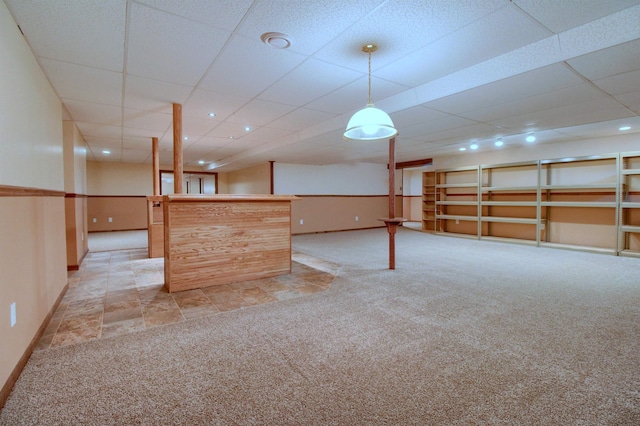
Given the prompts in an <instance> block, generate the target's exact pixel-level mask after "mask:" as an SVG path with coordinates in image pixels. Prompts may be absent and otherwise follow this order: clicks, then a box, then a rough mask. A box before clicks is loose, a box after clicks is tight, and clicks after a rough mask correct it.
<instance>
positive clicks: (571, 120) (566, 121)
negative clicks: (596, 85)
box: [494, 97, 633, 129]
mask: <svg viewBox="0 0 640 426" xmlns="http://www.w3.org/2000/svg"><path fill="white" fill-rule="evenodd" d="M631 115H633V114H632V113H631V112H630V111H629V110H628V109H626V108H624V107H623V106H621V105H620V104H619V103H617V102H616V101H615V100H613V99H611V98H609V97H603V98H600V99H597V100H594V101H590V102H582V103H579V104H572V105H566V106H561V107H557V108H550V109H545V110H541V111H536V112H533V113H529V114H525V115H519V116H514V117H510V118H506V119H503V120H496V121H494V124H496V125H497V126H501V127H504V128H508V129H525V128H531V129H536V128H541V129H552V128H554V127H563V126H577V125H580V124H588V123H593V122H598V121H609V120H616V119H620V118H624V117H630V116H631Z"/></svg>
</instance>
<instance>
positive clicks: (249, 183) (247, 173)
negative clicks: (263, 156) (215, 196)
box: [226, 163, 271, 194]
mask: <svg viewBox="0 0 640 426" xmlns="http://www.w3.org/2000/svg"><path fill="white" fill-rule="evenodd" d="M226 185H227V191H228V193H229V194H269V193H270V192H271V167H270V165H269V163H265V164H261V165H259V166H254V167H249V168H247V169H242V170H236V171H234V172H229V173H227V176H226Z"/></svg>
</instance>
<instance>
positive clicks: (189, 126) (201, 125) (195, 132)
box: [171, 114, 220, 140]
mask: <svg viewBox="0 0 640 426" xmlns="http://www.w3.org/2000/svg"><path fill="white" fill-rule="evenodd" d="M219 124H220V123H219V122H216V121H213V120H211V119H209V117H202V118H201V117H192V116H188V115H184V114H183V117H182V134H183V136H188V137H189V139H190V140H194V139H199V138H200V137H202V136H203V135H206V134H207V133H209V132H210V131H211V130H213V129H214V128H215V127H216V126H218V125H219ZM171 132H173V126H172V127H171Z"/></svg>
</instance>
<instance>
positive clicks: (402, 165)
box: [396, 158, 433, 169]
mask: <svg viewBox="0 0 640 426" xmlns="http://www.w3.org/2000/svg"><path fill="white" fill-rule="evenodd" d="M432 164H433V158H424V159H422V160H412V161H403V162H400V163H396V169H407V168H409V167H420V166H430V165H432Z"/></svg>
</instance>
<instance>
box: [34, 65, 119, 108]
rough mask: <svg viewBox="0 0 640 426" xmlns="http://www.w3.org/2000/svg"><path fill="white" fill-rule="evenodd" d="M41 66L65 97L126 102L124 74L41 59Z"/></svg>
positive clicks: (117, 104) (106, 101)
mask: <svg viewBox="0 0 640 426" xmlns="http://www.w3.org/2000/svg"><path fill="white" fill-rule="evenodd" d="M40 65H41V66H42V68H43V69H44V72H45V73H46V74H47V77H48V78H49V81H50V82H51V84H53V85H54V87H55V88H56V91H57V92H58V95H59V96H60V97H61V98H66V99H74V100H77V101H86V102H93V103H98V104H107V105H116V106H121V105H122V73H121V72H115V71H107V70H103V69H99V68H93V67H87V66H84V65H76V64H72V63H69V62H60V61H55V60H52V59H45V58H42V59H40Z"/></svg>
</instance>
